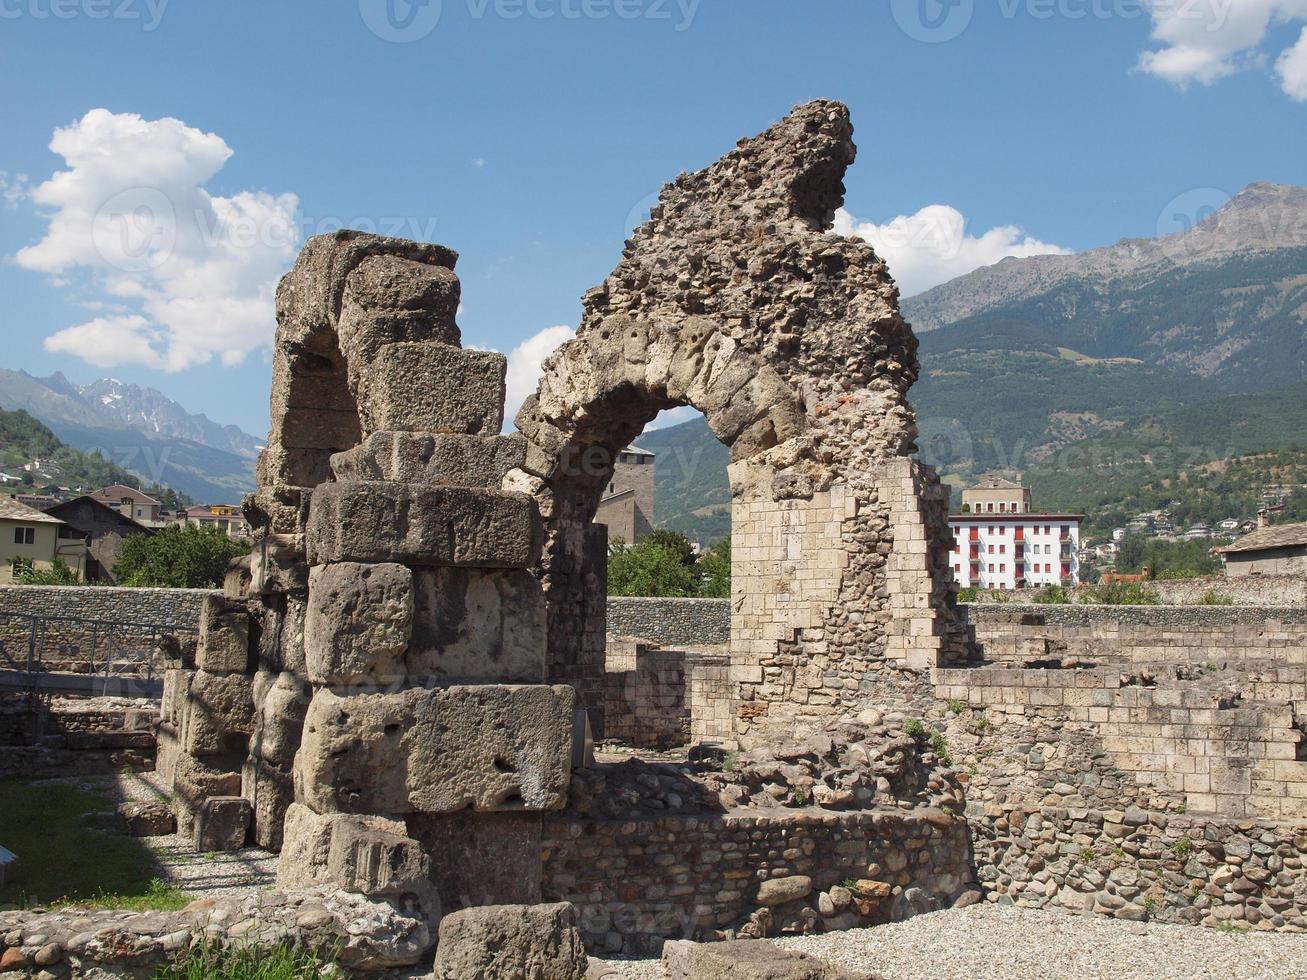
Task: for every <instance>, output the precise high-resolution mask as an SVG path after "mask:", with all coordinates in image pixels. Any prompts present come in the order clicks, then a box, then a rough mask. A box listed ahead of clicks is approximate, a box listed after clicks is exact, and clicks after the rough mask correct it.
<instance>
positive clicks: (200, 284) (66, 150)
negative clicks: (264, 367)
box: [14, 109, 299, 371]
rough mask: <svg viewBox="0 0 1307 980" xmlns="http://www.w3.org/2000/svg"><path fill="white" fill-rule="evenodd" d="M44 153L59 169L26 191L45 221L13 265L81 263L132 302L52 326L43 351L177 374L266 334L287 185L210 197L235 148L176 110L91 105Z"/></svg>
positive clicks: (282, 254)
mask: <svg viewBox="0 0 1307 980" xmlns="http://www.w3.org/2000/svg"><path fill="white" fill-rule="evenodd" d="M50 149H51V150H52V151H54V152H55V153H57V154H59V155H60V156H61V157H63V158H64V161H65V165H66V167H67V169H65V170H61V171H59V172H57V173H55V174H54V175H53V176H52V177H51V178H50V179H49V180H47V181H45V182H44V183H42V184H40V185H38V186H36V187H34V188H32V190H31V191H30V194H29V196H30V198H31V200H32V201H33V202H34V203H35V204H36V205H37V206H38V207H39V208H41V209H43V210H45V211H46V212H47V215H48V227H47V229H46V233H45V237H44V238H42V239H41V240H40V241H39V242H37V243H36V244H34V245H30V246H28V247H27V248H24V249H21V250H20V251H19V252H18V254H17V255H16V256H15V257H14V259H15V261H16V262H17V263H18V264H19V265H21V266H23V267H25V268H28V269H32V270H35V271H38V272H44V273H47V274H49V275H51V276H52V277H57V278H58V279H61V280H65V279H69V278H70V276H71V274H73V273H79V274H81V278H80V279H77V280H74V281H76V282H78V283H79V284H80V285H83V286H90V287H91V289H92V290H94V291H99V293H100V294H101V295H102V296H105V297H111V298H113V299H114V300H116V301H124V302H127V303H129V304H130V305H131V308H132V312H131V313H130V314H128V315H122V316H113V317H105V318H101V319H97V320H92V321H90V322H88V323H82V324H78V325H75V326H71V327H68V328H65V329H63V330H60V331H59V332H57V333H56V334H54V335H53V336H51V337H48V338H47V339H46V341H45V346H46V349H47V350H50V351H58V352H61V353H69V354H74V355H76V356H78V357H81V358H83V359H84V360H87V361H90V362H91V363H93V364H97V365H100V366H107V365H108V364H142V365H145V366H147V367H153V368H159V369H163V370H168V371H180V370H183V369H185V368H188V367H193V366H195V365H197V364H204V363H206V362H208V361H210V360H213V359H214V358H217V359H218V360H219V361H220V362H221V363H223V364H225V365H233V364H238V363H240V362H241V361H242V360H244V358H245V356H246V355H247V354H248V353H249V352H250V351H252V350H254V349H255V348H258V347H260V346H264V345H266V344H268V343H269V342H270V341H271V339H272V336H273V329H274V325H275V320H274V311H273V293H274V291H275V289H276V284H277V280H278V278H279V277H280V275H281V274H282V273H283V272H284V271H285V270H286V268H287V267H288V266H289V265H290V263H291V261H292V260H293V258H294V254H295V249H296V246H297V245H298V241H299V230H298V227H297V224H296V209H297V207H298V203H299V202H298V199H297V198H296V197H295V195H293V194H282V195H279V196H274V195H271V194H267V193H264V192H253V191H242V192H239V193H236V194H234V195H232V196H231V197H218V196H215V195H212V194H210V193H209V192H208V191H207V190H205V184H207V183H208V181H209V180H210V179H212V178H213V176H214V175H215V174H217V173H218V171H219V170H221V169H222V167H223V165H224V164H226V162H227V160H228V159H230V158H231V155H232V150H231V148H230V147H228V146H227V144H226V143H225V142H224V141H223V140H222V138H221V137H219V136H217V135H215V134H213V133H203V132H201V131H200V130H198V129H194V128H192V127H190V126H187V125H186V124H185V123H183V122H182V121H180V120H178V119H157V120H146V119H143V118H141V117H140V116H138V115H134V114H126V113H123V114H117V113H111V112H109V111H108V110H106V109H93V110H91V111H90V112H88V113H87V114H86V115H85V116H83V117H82V118H81V119H80V120H78V121H77V122H75V123H73V124H72V125H70V126H67V127H65V128H62V129H58V130H56V131H55V134H54V137H53V139H52V140H51V142H50ZM92 301H94V300H92Z"/></svg>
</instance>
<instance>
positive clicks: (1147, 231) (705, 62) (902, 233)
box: [0, 0, 1307, 433]
mask: <svg viewBox="0 0 1307 980" xmlns="http://www.w3.org/2000/svg"><path fill="white" fill-rule="evenodd" d="M388 2H389V3H391V4H393V5H394V6H393V7H392V8H391V9H390V10H389V11H387V9H386V5H387V3H388ZM388 13H389V15H390V16H389V17H388V16H387V14H388ZM436 14H438V17H437V16H435V15H436ZM410 15H411V23H410V24H409V25H408V26H407V27H405V26H404V25H405V21H406V18H409V17H410ZM369 25H372V26H369ZM396 25H399V26H396ZM373 28H375V29H373ZM819 97H820V98H835V99H840V100H842V101H844V102H847V103H848V104H849V105H850V107H851V109H852V111H853V118H854V124H855V127H856V129H857V135H856V138H857V142H858V144H859V148H860V153H859V159H858V162H857V164H856V165H855V167H854V169H853V170H852V171H851V173H850V177H849V179H848V182H847V183H848V197H847V201H846V207H847V212H848V214H847V215H845V216H843V217H842V221H843V222H844V225H843V227H844V230H850V231H857V232H858V233H861V234H864V235H866V236H867V237H868V238H869V239H870V240H871V241H872V242H873V244H877V245H882V246H883V251H884V252H885V254H886V255H887V256H888V257H889V259H890V263H891V271H894V272H895V274H896V275H897V276H898V277H899V279H900V282H901V284H902V285H903V286H904V288H905V291H909V292H910V291H916V290H918V289H920V288H925V287H926V286H928V285H931V284H933V283H934V282H938V281H943V280H944V279H947V278H949V277H951V276H952V275H955V274H958V273H960V272H965V271H967V270H968V269H969V268H973V267H975V266H976V265H980V264H986V263H987V262H992V261H996V260H997V259H998V258H1001V257H1002V256H1003V255H1005V254H1030V253H1032V252H1039V251H1049V250H1053V249H1071V250H1080V249H1084V248H1088V247H1093V246H1096V245H1103V244H1108V243H1111V242H1113V241H1116V240H1117V239H1119V238H1122V237H1126V236H1151V235H1154V234H1156V233H1157V232H1158V230H1159V227H1166V225H1165V222H1166V221H1167V220H1168V218H1167V216H1168V215H1170V214H1173V213H1174V210H1175V204H1174V202H1176V201H1177V200H1181V201H1182V202H1194V201H1197V202H1200V203H1203V202H1212V203H1213V204H1219V202H1220V200H1221V199H1222V197H1223V196H1224V195H1229V194H1233V193H1236V192H1237V191H1238V190H1240V189H1241V188H1242V187H1244V186H1245V185H1246V184H1248V183H1250V182H1252V181H1257V180H1271V181H1277V182H1285V183H1297V184H1304V183H1307V152H1305V151H1307V2H1304V0H1201V2H1200V4H1194V3H1191V2H1190V0H1184V3H1181V2H1180V0H974V3H973V2H972V0H948V2H947V3H945V4H943V5H941V4H940V3H938V0H802V2H801V0H787V2H783V0H530V3H528V2H527V0H443V2H442V3H432V4H429V5H427V6H425V7H415V8H410V7H409V6H408V4H407V3H405V2H404V0H314V2H309V0H278V2H269V0H259V2H254V0H224V2H207V3H205V2H199V0H170V2H168V0H0V133H3V140H2V141H0V173H3V177H0V191H3V195H0V197H2V198H3V199H0V255H3V256H4V258H5V261H4V263H3V264H2V265H0V292H2V293H3V295H4V297H5V298H6V302H5V304H4V309H3V310H2V311H0V324H3V335H4V338H5V342H6V347H7V350H8V356H7V357H6V358H5V364H6V366H9V367H15V368H18V367H21V368H25V369H27V370H28V371H31V372H33V373H37V374H46V373H49V372H51V371H54V370H62V371H63V372H64V373H65V374H67V375H68V376H69V377H70V378H72V379H73V380H74V381H89V380H91V379H93V378H96V377H102V376H106V375H111V376H114V377H118V378H121V379H123V380H128V381H135V382H139V383H143V384H148V385H151V386H153V387H157V388H159V389H160V390H162V391H164V392H165V393H166V394H168V395H170V396H172V397H174V398H177V399H178V400H179V401H181V402H182V403H183V404H184V405H186V406H187V407H188V408H190V409H191V410H193V411H203V412H205V413H207V414H208V415H209V416H210V417H211V418H214V419H216V420H218V421H221V422H234V423H237V424H239V425H241V426H242V427H243V428H246V429H248V430H250V431H252V432H255V433H262V432H264V431H265V430H266V427H267V392H268V380H269V379H268V374H269V359H268V352H267V350H268V349H267V345H268V343H269V342H270V340H271V337H272V331H273V322H272V318H271V313H270V307H269V305H268V298H269V296H270V293H271V289H272V286H273V285H274V284H275V280H276V278H277V276H278V275H279V274H280V273H281V272H282V271H284V270H285V268H287V267H288V265H289V263H290V261H291V260H292V259H293V255H294V252H295V250H296V247H297V245H298V243H299V241H300V240H302V236H303V234H305V233H307V232H312V231H318V230H330V229H331V228H333V227H336V226H337V225H338V224H341V223H345V224H349V225H352V226H356V227H358V226H361V227H364V228H371V229H378V230H382V231H388V232H393V233H398V234H401V235H404V236H406V237H418V238H428V239H432V240H436V241H439V242H442V243H444V244H447V245H450V246H452V247H453V248H455V249H457V250H458V251H459V252H460V253H461V256H462V257H461V259H460V261H459V266H458V271H459V274H460V277H461V279H462V283H463V303H464V310H463V312H462V315H461V317H460V323H461V325H462V327H463V333H464V342H465V343H467V344H475V345H477V346H483V347H493V348H496V349H499V350H503V351H505V352H510V351H512V350H513V349H514V348H518V347H519V345H521V349H520V351H519V353H518V357H517V359H516V361H515V364H514V369H515V373H514V377H515V379H516V382H517V387H518V389H522V388H523V387H525V386H527V385H529V381H530V375H531V372H532V370H533V365H534V363H535V361H537V360H538V358H539V356H540V354H541V353H543V351H544V350H545V349H547V347H548V346H549V345H550V344H551V343H556V342H557V340H558V339H560V338H561V337H563V336H565V331H564V330H553V331H551V332H549V333H544V334H542V331H546V330H548V329H549V328H554V327H562V326H566V325H574V324H575V323H576V320H577V317H578V315H579V310H580V296H581V294H582V293H583V292H584V291H585V290H586V289H587V288H589V287H590V286H592V285H594V284H596V283H597V282H599V281H600V280H601V279H602V278H603V276H604V275H606V274H607V272H608V271H609V270H610V269H611V268H612V266H613V265H614V264H615V262H616V260H617V257H618V254H619V251H620V248H621V243H622V240H623V238H624V236H625V233H626V232H627V231H628V229H629V227H630V226H631V225H632V224H634V223H635V222H636V221H637V220H638V219H639V218H640V217H641V216H642V214H643V213H644V212H645V211H647V209H648V207H649V205H650V204H651V203H652V200H653V197H652V195H654V194H656V192H657V190H658V188H659V187H660V185H661V184H662V183H663V182H665V181H667V180H669V179H671V178H673V177H675V175H676V174H677V172H679V171H681V170H691V169H698V168H700V167H702V166H705V165H707V164H708V163H710V162H712V161H713V160H714V159H716V158H717V157H718V156H720V155H721V154H722V153H724V152H726V151H727V150H729V149H730V147H731V146H732V145H733V143H734V141H735V140H736V139H737V138H738V137H740V136H745V135H751V134H753V133H756V132H758V131H761V130H762V129H764V128H766V127H767V126H768V125H769V124H770V123H772V122H774V121H775V120H777V119H779V118H780V117H781V116H782V115H784V114H785V112H786V111H787V110H788V109H789V108H790V107H791V106H793V105H794V104H796V103H798V102H802V101H805V100H807V99H811V98H819ZM95 110H103V111H100V112H96V111H95ZM88 114H89V115H88ZM133 117H139V118H133ZM170 120H171V121H170ZM57 130H58V131H60V132H61V134H62V135H61V137H60V138H59V139H58V140H57V141H56V142H57V145H58V147H59V152H52V150H51V149H50V146H51V143H52V139H54V138H55V134H56V131H57ZM60 172H62V174H63V176H61V177H60V178H59V179H58V180H56V181H55V182H54V183H52V184H47V183H46V182H48V181H50V179H51V178H52V176H54V175H55V174H56V173H60ZM161 202H162V204H161ZM160 206H162V207H163V208H164V209H167V210H169V211H170V213H171V214H172V216H173V217H174V218H175V219H176V221H177V222H179V225H178V227H177V228H171V227H170V226H168V224H167V221H166V220H163V219H159V220H157V221H155V223H154V224H149V223H148V222H147V225H146V226H143V231H142V232H141V233H142V234H145V235H147V237H148V236H150V235H154V236H158V235H160V234H162V236H163V241H164V245H165V247H163V248H162V250H161V251H159V252H158V254H157V255H156V254H155V253H153V252H148V251H144V252H143V251H140V250H136V251H133V250H132V249H131V248H130V247H128V248H127V252H126V253H124V254H121V255H120V254H116V253H115V254H110V253H112V252H113V249H114V248H115V247H116V246H114V245H113V244H112V243H110V244H108V245H106V244H105V242H103V241H100V240H99V239H98V238H97V237H96V236H97V235H100V234H102V233H103V232H104V229H105V225H104V224H103V221H105V220H107V221H109V222H110V226H109V227H110V230H111V231H112V232H113V233H115V234H118V233H122V234H126V235H128V236H129V237H130V235H131V234H132V233H133V229H132V228H126V230H125V231H124V229H123V227H122V226H121V224H112V222H115V221H116V222H120V223H121V222H123V221H134V220H136V219H137V218H138V217H139V216H140V214H141V213H142V212H141V211H140V209H141V208H142V207H144V208H146V209H147V210H146V212H145V213H146V214H147V215H154V214H156V213H157V212H158V210H159V207H160ZM1182 206H1183V207H1189V206H1191V205H1190V204H1189V203H1185V204H1183V205H1182ZM106 215H108V217H107V218H106V217H105V216H106ZM191 215H200V219H195V218H191V217H188V216H191ZM896 218H899V219H901V220H900V221H899V222H898V223H895V219H896ZM197 220H198V227H199V233H198V234H197V233H196V230H195V227H191V228H190V230H189V231H188V230H186V229H184V228H182V227H181V226H182V225H184V224H185V223H186V222H188V221H189V222H190V224H191V225H192V226H195V225H197ZM963 221H965V233H964V232H963V231H962V222H963ZM96 222H101V224H97V223H96ZM206 222H207V224H206ZM206 229H207V231H206ZM251 230H252V231H253V234H252V236H247V237H242V235H241V233H242V232H245V231H251ZM274 232H275V233H274ZM151 240H155V239H151ZM124 241H128V240H127V239H124ZM128 244H129V245H130V242H129V243H128Z"/></svg>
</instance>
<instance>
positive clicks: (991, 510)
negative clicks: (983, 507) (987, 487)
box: [989, 504, 994, 514]
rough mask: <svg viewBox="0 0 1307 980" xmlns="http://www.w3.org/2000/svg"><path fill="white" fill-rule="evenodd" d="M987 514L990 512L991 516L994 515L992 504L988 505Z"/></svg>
mask: <svg viewBox="0 0 1307 980" xmlns="http://www.w3.org/2000/svg"><path fill="white" fill-rule="evenodd" d="M989 512H990V513H991V514H992V513H994V505H993V504H990V505H989Z"/></svg>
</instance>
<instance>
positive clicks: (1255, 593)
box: [976, 575, 1307, 607]
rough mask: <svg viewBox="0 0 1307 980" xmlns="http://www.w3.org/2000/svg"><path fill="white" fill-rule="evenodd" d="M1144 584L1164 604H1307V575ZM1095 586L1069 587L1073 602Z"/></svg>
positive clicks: (1014, 595) (996, 598) (1008, 598)
mask: <svg viewBox="0 0 1307 980" xmlns="http://www.w3.org/2000/svg"><path fill="white" fill-rule="evenodd" d="M1147 587H1148V588H1149V589H1151V590H1153V591H1154V592H1156V593H1157V596H1158V598H1159V599H1160V600H1161V602H1162V604H1163V605H1168V606H1196V605H1201V604H1203V603H1204V601H1205V600H1207V599H1208V597H1209V596H1213V595H1214V596H1217V597H1219V598H1220V599H1222V600H1228V601H1230V602H1232V603H1233V604H1234V605H1236V606H1274V607H1279V606H1307V576H1303V575H1240V576H1236V577H1234V578H1227V577H1226V576H1224V575H1204V576H1202V577H1201V578H1181V579H1155V580H1153V581H1151V582H1148V583H1147ZM1094 590H1095V587H1094V586H1092V585H1079V586H1076V587H1074V588H1071V589H1068V590H1067V592H1068V595H1069V596H1070V599H1071V601H1072V602H1076V603H1084V604H1087V605H1092V604H1093V603H1094V601H1095V599H1094ZM1040 591H1041V590H1040V589H1017V590H1016V591H1013V592H991V591H988V590H986V591H984V592H981V593H980V594H979V596H978V597H977V600H976V601H977V603H979V604H985V605H988V604H1004V603H1007V602H1028V601H1029V597H1030V596H1032V595H1036V594H1038V593H1039V592H1040Z"/></svg>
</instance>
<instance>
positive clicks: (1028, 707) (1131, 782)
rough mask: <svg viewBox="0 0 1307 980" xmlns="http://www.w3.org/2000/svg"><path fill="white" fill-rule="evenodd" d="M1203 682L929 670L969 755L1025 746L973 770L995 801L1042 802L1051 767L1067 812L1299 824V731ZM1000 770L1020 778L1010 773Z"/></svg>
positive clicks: (1303, 802) (1110, 671)
mask: <svg viewBox="0 0 1307 980" xmlns="http://www.w3.org/2000/svg"><path fill="white" fill-rule="evenodd" d="M1208 676H1209V675H1204V676H1203V677H1202V678H1200V679H1199V680H1197V681H1194V682H1184V681H1167V682H1166V683H1165V685H1164V686H1154V687H1149V686H1136V685H1133V684H1128V683H1126V680H1127V679H1128V678H1123V675H1122V673H1121V671H1120V670H1119V669H1117V668H1114V667H1106V668H1096V669H1091V670H1019V669H997V668H982V669H973V670H945V669H939V670H936V671H935V690H936V694H937V696H938V697H940V698H941V699H946V700H947V701H948V702H949V703H950V704H951V705H952V706H953V708H954V709H955V710H956V711H957V712H958V713H959V714H961V713H963V712H966V713H967V715H968V719H969V720H970V721H971V722H972V730H971V731H969V732H968V734H969V735H971V736H973V737H974V738H975V745H976V746H977V750H978V751H980V750H979V745H980V744H981V743H984V744H985V745H986V746H987V747H988V748H989V750H990V751H993V749H995V748H998V749H999V750H1000V751H1002V752H1005V750H1006V747H1007V746H1008V745H1016V746H1023V745H1028V746H1031V747H1030V748H1029V749H1027V751H1026V753H1024V758H1021V757H1017V758H1015V759H1013V758H1011V757H1010V756H1006V755H1000V757H999V758H1000V759H1002V761H1003V763H1004V766H1003V768H1001V769H997V770H995V769H994V768H993V767H992V766H991V765H988V764H987V765H985V768H984V770H982V771H983V772H984V774H985V775H986V776H987V777H988V778H990V779H993V778H994V777H995V776H1000V775H1001V778H1002V779H1003V780H1004V782H1003V787H1004V792H1003V797H1004V799H1005V801H1017V802H1022V803H1024V804H1026V805H1028V806H1041V805H1044V803H1045V797H1046V796H1047V794H1048V790H1049V788H1050V786H1049V785H1048V782H1049V778H1050V769H1051V765H1056V764H1057V763H1058V762H1060V763H1061V770H1069V771H1067V772H1066V773H1065V775H1064V776H1062V777H1061V778H1054V779H1053V782H1052V786H1051V788H1052V789H1053V790H1054V791H1056V792H1058V794H1059V796H1060V797H1061V798H1062V799H1063V800H1064V801H1065V800H1069V801H1070V802H1071V804H1072V805H1077V806H1092V805H1100V806H1102V805H1106V806H1108V807H1110V806H1113V805H1120V806H1125V805H1129V804H1131V803H1135V802H1138V803H1140V804H1141V805H1146V806H1151V807H1153V808H1155V809H1157V808H1160V809H1168V808H1169V809H1174V810H1194V811H1201V812H1207V813H1219V814H1221V815H1223V816H1225V817H1230V818H1245V817H1263V818H1274V819H1286V820H1299V819H1302V820H1307V762H1304V761H1300V760H1299V759H1298V756H1297V753H1298V751H1299V741H1300V739H1301V738H1302V732H1301V731H1299V730H1298V728H1296V727H1295V718H1294V713H1293V709H1292V707H1291V706H1290V705H1288V704H1274V703H1270V702H1249V701H1243V700H1241V698H1240V697H1239V695H1238V694H1237V693H1231V690H1232V689H1231V688H1230V687H1228V686H1226V685H1223V684H1221V683H1219V681H1218V682H1217V683H1215V684H1209V683H1207V682H1206V678H1207V677H1208ZM1054 730H1056V735H1054V734H1053V731H1054ZM961 734H962V732H959V735H961ZM1045 743H1047V744H1049V745H1054V744H1055V745H1056V750H1055V751H1057V752H1058V753H1059V755H1057V756H1055V757H1054V758H1055V760H1057V761H1051V760H1050V759H1049V757H1048V754H1047V752H1046V751H1044V750H1040V749H1038V748H1036V747H1035V746H1037V745H1040V744H1045ZM964 744H970V739H964ZM991 758H992V756H987V757H986V759H987V760H988V759H991ZM1009 762H1017V763H1018V764H1022V763H1024V767H1025V770H1026V771H1025V772H1024V773H1021V772H1017V773H1012V772H1010V769H1011V766H1009V765H1006V763H1009ZM979 774H980V772H978V775H979ZM1014 777H1015V778H1014ZM1059 787H1062V788H1061V789H1059ZM1104 790H1106V792H1104Z"/></svg>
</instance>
